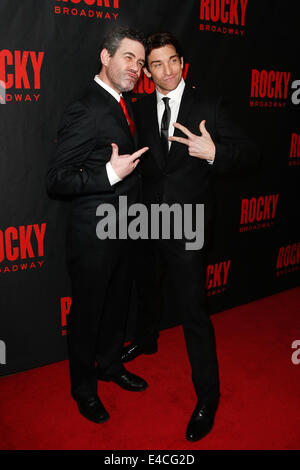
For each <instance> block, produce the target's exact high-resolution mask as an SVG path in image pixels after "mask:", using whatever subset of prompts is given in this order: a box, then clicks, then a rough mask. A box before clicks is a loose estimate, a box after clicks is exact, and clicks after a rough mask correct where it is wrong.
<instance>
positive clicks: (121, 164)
mask: <svg viewBox="0 0 300 470" xmlns="http://www.w3.org/2000/svg"><path fill="white" fill-rule="evenodd" d="M111 146H112V153H111V157H110V164H111V166H112V167H113V170H114V171H115V172H116V174H117V175H118V176H119V178H121V179H124V178H125V177H126V176H128V175H129V174H130V173H132V171H133V170H134V169H135V167H136V166H137V165H138V163H139V161H140V160H139V157H140V156H141V155H143V153H145V152H147V150H149V147H143V148H142V149H140V150H137V151H136V152H134V153H132V154H131V155H129V154H126V155H119V147H118V146H117V144H111Z"/></svg>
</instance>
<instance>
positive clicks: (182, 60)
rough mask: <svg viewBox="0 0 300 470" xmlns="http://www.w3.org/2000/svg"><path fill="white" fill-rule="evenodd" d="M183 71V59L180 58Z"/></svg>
mask: <svg viewBox="0 0 300 470" xmlns="http://www.w3.org/2000/svg"><path fill="white" fill-rule="evenodd" d="M180 65H181V70H183V57H180Z"/></svg>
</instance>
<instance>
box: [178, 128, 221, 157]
mask: <svg viewBox="0 0 300 470" xmlns="http://www.w3.org/2000/svg"><path fill="white" fill-rule="evenodd" d="M205 122H206V121H205V120H204V121H201V122H200V124H199V130H200V132H201V134H202V135H201V136H200V135H195V134H193V133H192V132H190V131H189V130H188V129H187V128H186V127H185V126H183V125H182V124H179V123H178V122H175V123H174V124H173V126H174V127H176V128H177V129H179V130H180V131H181V132H183V133H184V134H185V135H186V136H187V139H186V138H184V137H175V136H172V137H169V140H170V141H171V142H179V143H180V144H184V145H186V146H187V147H188V151H189V155H190V156H191V157H196V158H201V159H202V160H212V161H213V160H214V159H215V153H216V147H215V144H214V142H213V140H212V138H211V136H210V134H209V132H208V131H207V130H206V128H205Z"/></svg>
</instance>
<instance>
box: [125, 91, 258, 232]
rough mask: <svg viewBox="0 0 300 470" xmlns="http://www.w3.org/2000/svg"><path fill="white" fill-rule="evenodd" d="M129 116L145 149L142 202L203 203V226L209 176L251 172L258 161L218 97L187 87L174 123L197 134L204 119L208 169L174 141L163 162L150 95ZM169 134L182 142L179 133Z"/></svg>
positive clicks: (208, 211)
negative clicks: (210, 151) (209, 145)
mask: <svg viewBox="0 0 300 470" xmlns="http://www.w3.org/2000/svg"><path fill="white" fill-rule="evenodd" d="M134 114H135V117H136V123H137V126H138V135H139V146H148V147H149V151H148V152H146V153H145V155H143V156H142V157H141V163H140V171H141V176H142V199H143V202H144V203H145V204H151V203H156V204H158V203H159V204H160V203H163V202H164V203H167V204H173V203H179V204H188V203H189V204H196V203H198V204H201V203H203V204H204V205H205V206H204V211H205V222H206V224H207V226H208V225H209V224H210V222H211V218H212V215H213V208H214V188H213V179H214V178H213V177H214V174H216V173H234V172H247V171H248V170H250V169H251V170H253V169H254V168H256V167H257V164H258V161H259V152H258V150H257V149H256V147H255V146H254V145H253V143H251V142H250V141H249V139H248V137H247V135H246V134H245V132H244V131H243V130H242V129H240V128H239V126H238V125H237V124H234V123H233V121H232V118H231V117H230V115H229V113H228V109H227V107H226V105H225V103H224V102H223V100H222V98H213V97H210V96H209V95H206V94H202V93H200V92H198V91H197V89H195V88H194V87H190V86H188V85H186V86H185V89H184V92H183V95H182V100H181V104H180V109H179V114H178V118H177V122H179V123H180V124H183V125H184V126H186V127H187V128H188V129H189V130H190V131H191V132H193V133H194V134H197V135H200V131H199V124H200V122H201V121H202V120H203V119H205V120H206V129H207V130H208V132H209V133H210V135H211V138H212V140H213V141H214V143H215V146H216V156H215V160H214V163H213V164H212V165H211V164H209V163H208V162H207V161H205V160H201V159H199V158H196V157H191V156H190V155H189V153H188V148H187V147H186V146H185V145H183V144H180V143H177V142H172V145H171V149H170V152H169V154H168V156H167V158H165V156H164V155H163V153H162V146H161V142H160V134H159V127H158V120H157V102H156V93H155V92H154V93H152V94H151V95H148V96H146V97H145V98H142V99H141V100H140V101H138V102H137V103H135V105H134ZM174 135H177V136H181V137H186V136H185V135H183V134H182V132H181V131H179V130H178V129H175V132H174Z"/></svg>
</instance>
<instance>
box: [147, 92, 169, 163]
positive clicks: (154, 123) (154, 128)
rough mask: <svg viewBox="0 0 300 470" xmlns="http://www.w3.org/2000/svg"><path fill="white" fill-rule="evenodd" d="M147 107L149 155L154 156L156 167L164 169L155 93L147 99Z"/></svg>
mask: <svg viewBox="0 0 300 470" xmlns="http://www.w3.org/2000/svg"><path fill="white" fill-rule="evenodd" d="M147 104H148V107H147V109H146V113H147V120H148V122H149V127H148V129H147V132H148V135H149V142H151V154H152V155H153V156H154V158H155V160H156V162H157V164H158V166H159V167H160V168H161V169H163V168H164V167H165V164H166V162H165V157H164V154H163V151H162V146H161V140H160V133H159V127H158V119H157V100H156V93H155V92H154V93H152V94H151V95H149V98H148V103H147Z"/></svg>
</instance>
